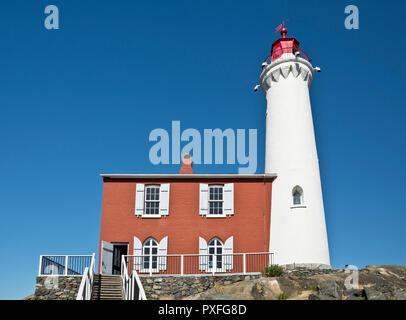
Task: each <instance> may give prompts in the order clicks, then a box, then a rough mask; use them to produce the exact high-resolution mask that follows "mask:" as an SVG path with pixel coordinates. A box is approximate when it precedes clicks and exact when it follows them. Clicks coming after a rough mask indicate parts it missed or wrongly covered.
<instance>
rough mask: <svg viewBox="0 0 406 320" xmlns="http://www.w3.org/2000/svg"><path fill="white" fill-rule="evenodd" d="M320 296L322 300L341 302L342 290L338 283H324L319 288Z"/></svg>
mask: <svg viewBox="0 0 406 320" xmlns="http://www.w3.org/2000/svg"><path fill="white" fill-rule="evenodd" d="M318 289H319V291H318V295H319V297H320V298H322V299H321V300H341V298H342V290H341V287H340V284H339V283H337V282H336V281H334V282H333V281H329V282H324V283H322V284H320V285H319V286H318Z"/></svg>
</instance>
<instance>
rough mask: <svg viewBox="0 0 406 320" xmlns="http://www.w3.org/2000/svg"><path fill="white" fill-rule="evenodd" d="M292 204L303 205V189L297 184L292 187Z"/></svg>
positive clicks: (295, 205)
mask: <svg viewBox="0 0 406 320" xmlns="http://www.w3.org/2000/svg"><path fill="white" fill-rule="evenodd" d="M292 204H293V206H294V207H298V206H303V205H304V203H303V189H302V188H301V187H300V186H296V187H294V188H293V189H292Z"/></svg>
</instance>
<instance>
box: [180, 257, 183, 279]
mask: <svg viewBox="0 0 406 320" xmlns="http://www.w3.org/2000/svg"><path fill="white" fill-rule="evenodd" d="M180 275H181V276H183V254H182V255H181V256H180Z"/></svg>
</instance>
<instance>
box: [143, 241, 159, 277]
mask: <svg viewBox="0 0 406 320" xmlns="http://www.w3.org/2000/svg"><path fill="white" fill-rule="evenodd" d="M142 252H143V262H142V264H143V269H144V270H149V269H150V268H151V269H152V270H156V269H157V268H158V242H157V241H156V240H155V239H154V238H148V239H147V240H146V241H145V242H144V244H143V246H142Z"/></svg>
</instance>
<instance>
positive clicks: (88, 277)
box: [76, 253, 96, 300]
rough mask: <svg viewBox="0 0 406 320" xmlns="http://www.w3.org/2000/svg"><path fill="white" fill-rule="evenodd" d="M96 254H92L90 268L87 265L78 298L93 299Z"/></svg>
mask: <svg viewBox="0 0 406 320" xmlns="http://www.w3.org/2000/svg"><path fill="white" fill-rule="evenodd" d="M95 256H96V255H95V254H94V253H93V254H92V261H91V263H90V268H88V267H86V268H85V271H84V273H83V276H82V281H81V282H80V286H79V291H78V295H77V296H76V300H91V298H92V292H93V279H94V269H95Z"/></svg>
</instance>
